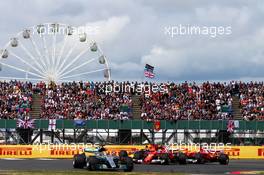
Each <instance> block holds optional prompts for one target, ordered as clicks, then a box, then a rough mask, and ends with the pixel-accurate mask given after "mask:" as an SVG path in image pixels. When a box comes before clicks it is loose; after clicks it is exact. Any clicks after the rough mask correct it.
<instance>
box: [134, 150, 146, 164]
mask: <svg viewBox="0 0 264 175" xmlns="http://www.w3.org/2000/svg"><path fill="white" fill-rule="evenodd" d="M144 155H145V151H137V152H135V153H134V156H133V159H134V160H135V163H138V162H137V161H138V160H143V159H144V158H145V156H144Z"/></svg>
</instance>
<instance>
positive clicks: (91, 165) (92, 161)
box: [86, 157, 99, 171]
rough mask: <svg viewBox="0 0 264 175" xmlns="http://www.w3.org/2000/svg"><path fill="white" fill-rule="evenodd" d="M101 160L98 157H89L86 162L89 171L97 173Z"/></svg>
mask: <svg viewBox="0 0 264 175" xmlns="http://www.w3.org/2000/svg"><path fill="white" fill-rule="evenodd" d="M98 164H99V160H98V159H97V158H96V157H89V159H88V160H87V162H86V166H87V169H88V170H90V171H96V170H97V165H98Z"/></svg>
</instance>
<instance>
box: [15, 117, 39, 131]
mask: <svg viewBox="0 0 264 175" xmlns="http://www.w3.org/2000/svg"><path fill="white" fill-rule="evenodd" d="M34 127H35V120H34V119H25V120H22V119H18V120H17V128H23V129H29V128H34Z"/></svg>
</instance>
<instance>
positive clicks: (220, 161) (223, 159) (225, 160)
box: [218, 154, 229, 165]
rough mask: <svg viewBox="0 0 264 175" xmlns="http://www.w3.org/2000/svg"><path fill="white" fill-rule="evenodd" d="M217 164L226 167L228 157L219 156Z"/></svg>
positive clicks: (224, 155)
mask: <svg viewBox="0 0 264 175" xmlns="http://www.w3.org/2000/svg"><path fill="white" fill-rule="evenodd" d="M218 160H219V163H220V164H221V165H228V164H229V157H228V155H226V154H220V155H219V157H218Z"/></svg>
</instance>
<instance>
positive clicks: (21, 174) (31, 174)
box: [0, 171, 184, 175]
mask: <svg viewBox="0 0 264 175" xmlns="http://www.w3.org/2000/svg"><path fill="white" fill-rule="evenodd" d="M7 174H8V175H44V174H52V175H184V174H183V173H152V172H146V173H144V172H131V173H124V172H110V171H108V172H90V171H1V172H0V175H7Z"/></svg>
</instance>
